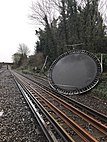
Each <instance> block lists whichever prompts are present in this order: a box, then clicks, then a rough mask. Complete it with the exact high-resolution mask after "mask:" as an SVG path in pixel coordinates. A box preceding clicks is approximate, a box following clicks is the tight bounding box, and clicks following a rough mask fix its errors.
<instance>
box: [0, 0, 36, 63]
mask: <svg viewBox="0 0 107 142" xmlns="http://www.w3.org/2000/svg"><path fill="white" fill-rule="evenodd" d="M31 5H32V0H0V62H12V55H13V54H14V53H16V52H17V50H18V45H19V43H25V44H26V45H27V46H28V48H29V49H30V51H31V53H33V51H34V45H35V42H36V40H37V38H36V36H35V29H36V25H35V26H34V24H31V23H32V21H31V20H30V19H29V18H28V15H29V14H30V13H31V8H30V7H31Z"/></svg>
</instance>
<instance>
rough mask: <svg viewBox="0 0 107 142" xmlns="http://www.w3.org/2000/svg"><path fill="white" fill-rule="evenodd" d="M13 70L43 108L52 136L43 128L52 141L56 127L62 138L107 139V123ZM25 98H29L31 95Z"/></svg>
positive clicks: (77, 139)
mask: <svg viewBox="0 0 107 142" xmlns="http://www.w3.org/2000/svg"><path fill="white" fill-rule="evenodd" d="M13 74H14V76H15V78H16V80H17V82H18V84H19V86H20V88H21V90H22V88H24V90H26V91H25V94H26V93H28V94H29V96H30V98H32V99H33V102H35V103H36V106H37V107H38V108H39V109H40V110H41V112H42V115H43V118H44V122H46V123H45V124H48V126H46V127H45V129H46V128H48V127H49V128H51V136H52V139H51V138H49V137H51V136H50V135H48V134H47V133H48V132H45V130H44V132H45V134H46V136H47V138H48V140H49V141H57V138H56V139H55V137H54V136H55V135H54V133H55V131H56V132H57V133H58V135H59V136H60V137H61V139H63V141H73V142H74V141H76V142H80V141H81V142H82V141H85V142H97V141H101V139H104V140H107V126H106V125H104V124H102V123H101V122H99V121H98V120H96V119H94V118H93V117H91V116H89V115H87V114H86V113H84V112H82V111H80V110H79V109H78V108H76V107H74V106H73V105H72V104H70V103H68V102H66V101H64V100H63V99H61V98H60V97H58V96H56V95H54V94H53V93H51V92H50V91H48V90H47V89H45V88H43V87H41V86H40V84H36V83H34V82H32V81H31V80H29V79H28V78H25V77H23V76H21V75H19V74H17V73H15V72H13ZM26 100H27V101H28V99H26ZM31 108H32V107H31ZM36 111H37V110H36ZM42 127H43V126H42ZM53 129H54V130H53ZM49 132H50V130H49Z"/></svg>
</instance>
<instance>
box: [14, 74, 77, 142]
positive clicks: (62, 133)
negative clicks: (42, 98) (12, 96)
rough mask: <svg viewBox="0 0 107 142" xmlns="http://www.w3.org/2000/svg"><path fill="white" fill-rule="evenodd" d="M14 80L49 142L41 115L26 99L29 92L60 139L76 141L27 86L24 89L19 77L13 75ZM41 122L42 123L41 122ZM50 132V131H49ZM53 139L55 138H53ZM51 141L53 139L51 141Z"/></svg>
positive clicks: (68, 141)
mask: <svg viewBox="0 0 107 142" xmlns="http://www.w3.org/2000/svg"><path fill="white" fill-rule="evenodd" d="M15 81H16V82H17V85H18V87H19V89H20V90H21V92H22V94H23V95H24V97H25V99H26V101H27V102H28V105H29V106H30V108H31V110H32V111H33V113H34V115H35V116H36V118H37V121H38V122H39V124H40V126H41V127H42V129H43V132H44V133H45V135H46V137H47V139H48V140H49V142H51V141H52V139H51V138H50V135H49V134H50V132H49V134H48V131H47V128H46V125H44V123H45V122H43V120H42V118H41V116H40V115H39V116H40V118H39V116H38V110H37V109H36V111H35V109H34V105H33V104H30V103H31V101H30V103H29V99H27V97H26V96H27V94H29V96H30V98H31V99H32V100H33V102H35V104H36V105H37V106H38V108H39V109H40V110H41V112H42V113H43V114H44V115H45V116H46V117H47V118H48V120H50V122H51V123H52V125H53V126H54V127H55V129H56V131H57V132H58V133H59V134H60V136H61V137H62V139H63V140H64V142H76V141H74V140H73V139H72V137H70V136H69V135H68V133H67V132H66V131H65V130H64V129H63V128H62V127H61V126H60V125H59V124H58V122H57V121H56V120H55V119H54V118H53V117H52V115H50V113H49V112H48V111H47V110H46V109H45V108H44V107H43V106H42V105H41V104H40V102H39V101H38V100H37V99H35V97H34V96H33V95H32V93H33V92H32V93H31V92H29V90H28V88H27V89H26V87H25V85H23V83H22V82H21V81H20V80H19V78H17V77H16V76H15ZM41 120H42V121H41ZM42 122H43V124H42ZM51 133H52V132H51ZM54 139H55V138H54ZM52 142H53V141H52ZM54 142H57V140H55V141H54Z"/></svg>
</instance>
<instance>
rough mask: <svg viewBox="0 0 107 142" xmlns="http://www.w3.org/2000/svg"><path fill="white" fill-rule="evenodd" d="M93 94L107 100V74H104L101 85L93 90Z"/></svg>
mask: <svg viewBox="0 0 107 142" xmlns="http://www.w3.org/2000/svg"><path fill="white" fill-rule="evenodd" d="M92 94H93V95H95V96H97V97H98V98H100V99H106V100H107V73H103V74H102V77H101V79H100V81H99V84H98V85H97V86H96V87H95V88H94V89H93V90H92Z"/></svg>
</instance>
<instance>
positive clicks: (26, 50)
mask: <svg viewBox="0 0 107 142" xmlns="http://www.w3.org/2000/svg"><path fill="white" fill-rule="evenodd" d="M29 52H30V51H29V48H28V47H27V45H25V44H24V43H22V44H19V49H18V53H19V54H22V55H26V56H28V54H29Z"/></svg>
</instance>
